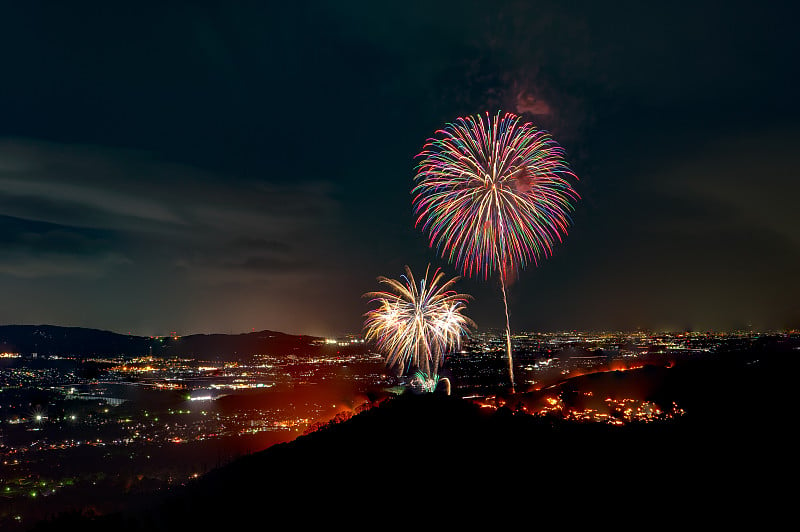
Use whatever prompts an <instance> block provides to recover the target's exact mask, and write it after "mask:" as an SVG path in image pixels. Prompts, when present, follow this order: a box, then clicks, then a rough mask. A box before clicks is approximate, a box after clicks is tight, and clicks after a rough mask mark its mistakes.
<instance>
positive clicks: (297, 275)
mask: <svg viewBox="0 0 800 532" xmlns="http://www.w3.org/2000/svg"><path fill="white" fill-rule="evenodd" d="M120 4H121V3H118V2H96V3H89V2H50V3H48V2H34V1H28V2H15V3H11V2H4V3H3V7H2V8H0V50H2V52H0V54H2V63H0V65H1V66H0V68H2V70H1V72H2V74H1V75H2V82H1V83H0V297H1V298H2V305H0V323H4V324H11V323H36V324H38V323H50V324H56V325H77V326H86V327H97V328H103V329H110V330H114V331H118V332H124V333H127V332H132V333H133V334H143V335H152V334H165V333H168V332H170V331H177V332H178V333H180V334H190V333H199V332H228V333H238V332H247V331H250V330H252V329H256V330H261V329H273V330H280V331H284V332H289V333H303V334H317V335H332V334H343V333H348V332H359V331H360V329H361V324H362V321H363V318H362V314H363V313H364V312H365V311H366V310H367V301H366V300H365V299H363V298H362V294H363V293H364V292H367V291H370V290H376V289H378V288H379V285H378V283H377V281H376V277H377V276H379V275H385V276H389V277H398V276H399V275H400V274H401V273H402V271H403V266H404V265H406V264H408V265H409V266H411V267H412V269H413V270H414V271H415V272H421V271H424V269H425V266H426V264H428V263H429V262H430V263H432V264H434V265H437V266H443V267H444V269H445V271H446V272H447V273H448V275H455V274H456V271H455V269H454V267H453V266H451V265H449V264H447V263H445V262H444V261H443V260H441V259H439V258H438V256H437V255H436V253H435V252H434V251H433V250H430V249H429V248H428V245H427V240H426V237H425V235H423V233H422V232H421V231H420V230H418V229H415V228H414V223H413V216H412V208H411V195H410V189H411V186H412V178H413V176H414V165H415V159H414V157H415V155H416V154H417V153H418V152H419V151H420V150H421V148H422V145H423V144H424V143H425V140H426V139H427V138H428V137H430V136H431V135H433V133H434V131H435V130H436V129H437V128H440V127H442V126H443V125H444V124H445V123H446V122H448V121H452V120H454V119H455V118H457V117H459V116H465V115H470V114H475V113H482V112H485V111H487V110H488V111H490V112H492V113H494V112H496V111H497V110H498V109H502V110H503V111H510V112H515V113H523V114H524V118H525V119H526V120H527V121H531V122H533V123H534V124H536V125H537V126H539V127H541V128H543V129H547V130H548V131H550V132H551V133H552V135H553V136H554V137H555V138H556V139H557V140H558V142H559V143H560V144H561V145H562V146H563V147H564V148H565V149H566V150H567V159H568V160H569V161H570V163H571V164H572V167H573V170H574V171H575V173H576V174H577V175H578V176H579V177H580V181H578V182H577V183H576V189H577V190H578V192H579V193H580V194H581V196H582V198H583V199H582V200H581V201H580V202H579V203H578V204H577V205H576V211H575V213H574V224H573V227H572V228H571V229H570V233H569V236H568V237H566V239H565V240H564V242H563V244H561V245H559V246H558V247H557V248H556V249H555V252H554V254H553V256H552V257H550V258H549V259H547V260H545V261H543V262H542V263H541V264H540V265H539V267H536V268H533V267H531V268H528V269H526V270H524V271H522V272H521V275H520V277H519V279H518V280H517V281H516V282H515V283H514V284H513V285H512V286H511V287H510V289H509V298H510V311H511V327H512V330H517V331H522V330H561V329H607V328H614V329H633V328H637V327H645V328H652V329H656V330H661V329H671V330H676V329H684V328H687V329H693V330H707V329H714V330H720V329H722V330H724V329H732V328H744V327H748V326H752V327H754V328H760V329H764V328H787V327H800V303H798V301H800V297H798V296H800V290H799V289H798V286H799V284H798V276H799V275H800V208H798V206H797V202H798V199H797V198H798V197H800V179H798V178H799V177H800V175H799V174H800V149H799V148H800V106H798V98H797V93H798V89H797V86H798V81H800V66H799V65H800V60H799V59H798V56H799V55H800V45H799V43H800V39H799V38H798V31H797V21H798V15H799V14H800V13H798V12H797V11H798V10H797V8H793V7H789V6H790V5H791V3H789V2H787V3H782V2H752V3H740V2H704V1H700V2H686V3H683V2H675V3H673V2H666V3H664V4H666V5H657V6H656V5H652V3H650V2H642V1H635V2H599V1H591V2H536V1H519V2H491V1H485V0H484V1H476V2H473V1H461V2H427V1H425V2H388V3H387V2H377V3H376V2H313V1H311V2H296V3H295V2H286V3H284V4H277V3H272V2H252V3H247V2H233V3H223V2H219V3H218V5H215V4H217V3H210V4H209V5H205V6H204V5H203V3H201V2H186V4H187V5H183V6H181V5H179V4H180V3H179V2H168V3H167V2H153V3H152V4H151V3H149V2H135V3H130V4H128V7H120ZM228 4H235V6H231V5H228ZM561 4H564V5H561ZM659 4H660V3H659ZM673 4H676V5H673ZM677 4H680V5H677ZM376 6H378V7H376ZM457 288H458V289H459V291H461V292H466V293H469V294H472V295H473V296H474V300H473V301H472V302H471V303H470V305H469V307H468V309H467V311H466V312H465V313H466V314H467V315H468V316H470V317H471V318H473V319H474V320H475V321H476V322H477V324H478V325H479V326H480V327H481V328H488V327H498V326H501V325H502V324H503V323H504V318H503V306H502V301H501V296H500V289H499V283H498V281H497V280H495V281H493V282H482V281H476V280H462V281H460V282H459V284H458V285H457Z"/></svg>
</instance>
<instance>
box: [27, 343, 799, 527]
mask: <svg viewBox="0 0 800 532" xmlns="http://www.w3.org/2000/svg"><path fill="white" fill-rule="evenodd" d="M794 358H796V357H792V359H791V363H789V364H786V363H785V362H786V360H787V359H786V358H785V357H783V359H782V361H781V360H778V361H777V362H776V361H769V360H767V359H765V358H761V359H760V360H759V361H758V362H757V363H752V360H750V359H747V358H742V357H739V358H731V359H730V360H731V361H730V362H720V361H717V362H715V363H713V364H712V365H708V364H702V365H701V366H700V367H699V369H698V368H693V367H691V366H687V367H685V368H675V371H676V372H677V373H675V374H674V376H672V377H671V380H670V386H671V387H673V388H674V389H673V390H672V392H673V393H678V394H681V393H682V394H683V395H684V396H685V398H686V399H687V400H690V401H689V402H690V403H691V409H692V411H691V415H689V414H687V416H685V418H684V419H682V420H681V421H679V422H674V423H669V424H661V425H659V424H644V425H628V426H625V427H613V426H608V425H603V424H577V423H567V422H563V421H558V420H555V419H544V418H534V417H531V416H528V415H524V414H514V413H512V412H511V411H510V410H506V409H501V410H499V411H497V412H490V411H487V410H482V409H480V408H478V407H477V406H475V405H473V404H471V403H469V402H467V401H465V400H459V399H456V398H450V397H443V396H430V395H429V396H418V395H407V396H403V397H399V398H396V399H394V400H391V401H389V402H387V403H384V404H383V405H382V406H380V407H378V408H373V409H372V410H369V411H367V412H364V413H362V414H360V415H358V416H355V417H354V418H352V419H350V420H349V421H348V422H345V423H341V424H338V425H333V426H331V427H329V428H328V429H326V430H323V431H320V432H317V433H313V434H310V435H308V436H305V437H302V438H299V439H297V440H295V441H294V442H291V443H288V444H282V445H278V446H275V447H272V448H270V449H268V450H266V451H263V452H260V453H256V454H253V455H250V456H246V457H244V458H241V459H239V460H237V461H235V462H233V463H231V464H229V465H228V466H226V467H223V468H220V469H218V470H215V471H213V472H211V473H209V474H208V475H206V476H205V477H202V478H201V479H199V480H198V481H197V482H196V483H194V484H192V485H190V486H186V487H185V488H182V489H180V490H178V491H175V492H173V493H171V494H169V495H167V496H165V497H164V498H163V499H161V500H159V501H153V503H152V504H149V505H147V506H146V507H141V508H133V509H131V510H130V511H129V512H128V513H126V514H124V515H122V514H117V515H110V516H104V517H100V518H96V519H93V520H87V519H72V518H70V517H69V516H63V517H61V518H59V519H57V520H56V521H55V522H50V523H43V524H41V525H40V526H39V528H40V529H43V530H57V529H58V530H64V529H65V528H72V527H79V528H80V529H82V530H118V531H122V530H236V529H251V528H252V527H253V526H254V525H255V526H258V527H259V528H273V527H277V524H278V523H279V522H281V523H282V522H284V521H286V520H288V524H289V526H297V527H301V528H303V529H305V528H309V527H311V526H326V527H327V526H332V527H335V528H338V527H339V526H340V525H346V526H348V527H350V528H353V527H357V528H366V527H369V528H375V529H377V528H386V527H388V528H396V527H397V526H403V527H406V526H407V527H412V528H417V527H424V528H429V527H435V528H439V527H446V528H447V529H452V528H455V527H461V526H465V527H467V526H469V527H470V528H474V525H481V526H486V527H491V529H496V528H498V527H499V525H500V524H501V523H516V524H518V526H524V527H525V528H529V527H530V526H534V525H535V526H537V527H541V526H559V527H560V528H564V527H565V528H567V529H575V528H578V527H579V526H581V525H592V526H593V525H597V524H598V523H600V522H604V523H609V522H611V523H617V522H621V521H627V522H629V523H633V524H636V525H639V526H647V527H648V528H651V527H652V526H651V525H656V528H661V526H662V525H664V523H666V522H672V523H678V524H680V525H681V526H690V525H691V526H692V528H694V527H695V526H703V525H709V526H716V525H719V524H720V523H721V522H723V521H724V522H731V521H740V520H743V519H745V518H748V519H755V520H756V521H755V523H756V524H757V525H759V527H760V528H764V527H767V528H770V527H771V526H772V524H774V523H775V522H776V521H777V520H778V519H779V518H780V517H782V516H783V515H784V514H785V513H786V512H787V509H790V508H792V507H793V506H792V505H790V504H788V501H789V500H790V498H791V497H792V495H793V493H794V488H793V487H792V486H793V483H794V479H795V477H796V473H797V471H796V464H797V457H796V454H795V451H794V449H795V445H794V443H793V442H794V440H793V439H792V438H791V437H790V436H789V435H790V434H792V433H793V431H792V428H793V425H794V424H795V417H794V406H795V404H796V400H795V399H794V396H795V392H794V387H793V383H794V381H795V379H796V373H794V372H795V370H796V367H795V366H796V365H797V363H796V362H794ZM712 369H713V370H714V371H711V370H712ZM770 394H771V395H770ZM678 399H679V400H680V399H682V398H680V397H679V398H678ZM734 399H735V400H734ZM787 481H789V482H790V483H789V484H788V485H786V482H787Z"/></svg>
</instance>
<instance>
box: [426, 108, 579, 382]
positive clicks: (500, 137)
mask: <svg viewBox="0 0 800 532" xmlns="http://www.w3.org/2000/svg"><path fill="white" fill-rule="evenodd" d="M436 134H437V135H438V136H437V137H436V138H431V139H429V140H428V142H427V143H426V144H425V146H424V148H423V150H422V152H421V153H420V154H419V155H418V156H417V157H418V158H420V159H421V160H420V161H419V164H418V165H417V175H416V177H415V186H414V188H413V189H412V194H413V196H414V199H413V206H414V212H415V216H416V221H415V225H416V226H417V227H419V226H420V225H421V226H422V229H423V231H425V232H427V233H428V235H429V237H430V245H431V247H436V248H437V250H438V251H439V252H440V253H441V255H442V257H444V258H446V259H447V260H448V261H450V262H453V263H455V264H456V266H457V268H459V269H460V270H461V271H462V272H463V274H464V275H466V276H468V277H473V276H476V277H482V278H483V279H484V280H485V279H488V278H489V277H491V276H492V275H493V274H494V273H495V272H497V273H499V276H500V285H501V288H502V292H503V303H504V305H505V311H506V348H507V351H508V367H509V374H510V378H511V385H512V387H513V385H514V369H513V361H512V358H511V332H510V327H509V323H508V322H509V320H508V301H507V298H506V283H507V281H508V280H509V279H510V278H513V277H516V276H517V275H518V272H519V270H520V269H522V268H524V267H526V266H527V265H528V264H531V263H533V264H538V261H539V259H540V258H543V257H548V256H550V255H551V254H552V250H553V246H554V244H555V243H556V242H561V239H562V235H566V234H567V228H568V227H569V225H570V224H571V223H572V220H571V218H570V212H571V211H572V210H573V208H574V207H573V205H572V202H573V201H576V200H578V199H579V198H580V196H579V195H578V193H577V192H576V191H575V190H574V188H573V187H572V185H571V183H570V181H571V180H572V179H577V177H576V176H575V174H574V173H573V172H572V171H571V170H570V168H569V166H568V165H567V163H566V161H565V160H564V150H563V149H562V148H561V147H560V146H559V145H558V144H557V143H556V142H555V141H554V140H553V139H552V138H551V137H550V135H549V134H548V133H547V132H545V131H542V130H539V129H537V128H536V127H535V126H534V125H533V124H531V123H529V122H525V123H520V117H519V116H517V115H514V114H511V113H505V114H504V115H502V116H501V114H500V113H497V114H496V115H495V116H494V117H491V116H490V115H489V113H486V115H485V116H484V115H476V116H471V117H466V118H459V119H457V120H456V121H455V122H453V123H450V124H447V125H446V126H445V128H444V129H441V130H439V131H437V132H436Z"/></svg>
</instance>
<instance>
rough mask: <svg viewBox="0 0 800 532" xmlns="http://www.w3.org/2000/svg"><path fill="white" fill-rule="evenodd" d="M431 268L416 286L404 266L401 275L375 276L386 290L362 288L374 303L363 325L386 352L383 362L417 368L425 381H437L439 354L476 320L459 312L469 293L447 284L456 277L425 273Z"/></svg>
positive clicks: (455, 344)
mask: <svg viewBox="0 0 800 532" xmlns="http://www.w3.org/2000/svg"><path fill="white" fill-rule="evenodd" d="M429 271H430V266H429V267H428V269H426V270H425V277H424V278H422V279H420V281H419V286H417V283H416V281H415V280H414V275H413V274H412V273H411V269H410V268H409V267H408V266H406V275H404V276H402V280H395V279H388V278H386V277H378V281H379V282H380V283H382V284H385V285H387V286H388V288H389V291H386V292H369V293H367V294H364V295H365V297H370V298H371V301H370V303H377V307H376V308H374V309H372V310H370V311H369V312H367V313H366V314H365V317H366V320H365V322H364V328H365V329H366V334H365V338H366V339H367V340H371V341H374V342H375V344H376V345H377V347H378V349H379V350H381V351H382V352H384V353H385V354H386V365H387V367H390V368H395V369H396V371H397V373H398V374H403V372H404V371H405V370H406V369H408V370H411V369H412V368H415V369H416V370H417V371H418V372H420V373H421V374H422V375H423V376H424V378H423V379H420V380H421V381H422V382H423V384H425V383H428V386H430V383H433V386H435V383H436V382H438V376H437V373H438V371H439V367H440V366H441V365H442V363H443V360H442V355H443V354H444V353H446V352H447V351H448V350H450V349H454V348H457V347H458V346H459V345H460V343H461V336H462V334H464V333H466V332H468V331H469V328H470V327H473V326H474V323H473V322H472V320H470V319H469V318H467V317H466V316H464V315H463V314H462V311H463V310H464V308H465V307H466V300H467V299H468V298H469V296H468V295H466V294H459V293H456V292H455V291H454V290H451V288H452V286H453V284H455V282H456V281H457V280H458V277H454V278H453V279H450V280H449V281H447V282H445V283H442V282H441V281H442V279H443V278H444V272H442V271H441V270H439V269H437V270H436V271H435V272H434V274H433V276H431V277H429V275H428V274H429ZM417 377H419V375H418V376H417ZM423 387H425V386H423ZM430 391H433V390H430Z"/></svg>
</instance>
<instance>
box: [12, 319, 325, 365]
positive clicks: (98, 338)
mask: <svg viewBox="0 0 800 532" xmlns="http://www.w3.org/2000/svg"><path fill="white" fill-rule="evenodd" d="M331 349H333V348H332V347H329V346H326V345H325V343H324V342H323V341H322V339H321V338H317V337H314V336H295V335H290V334H284V333H281V332H276V331H259V332H251V333H243V334H192V335H189V336H176V337H170V336H167V337H148V336H134V335H129V334H119V333H115V332H110V331H103V330H98V329H88V328H83V327H59V326H56V325H0V352H11V353H20V354H22V355H32V354H33V353H36V354H37V355H38V356H79V357H90V356H116V355H126V356H145V355H150V354H152V355H153V356H159V357H171V356H187V357H193V358H199V359H208V360H213V359H219V360H234V359H242V358H249V357H252V356H253V355H263V354H266V355H279V356H287V355H296V356H299V357H303V356H311V355H315V354H319V353H322V352H324V351H326V350H327V351H329V350H331Z"/></svg>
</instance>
